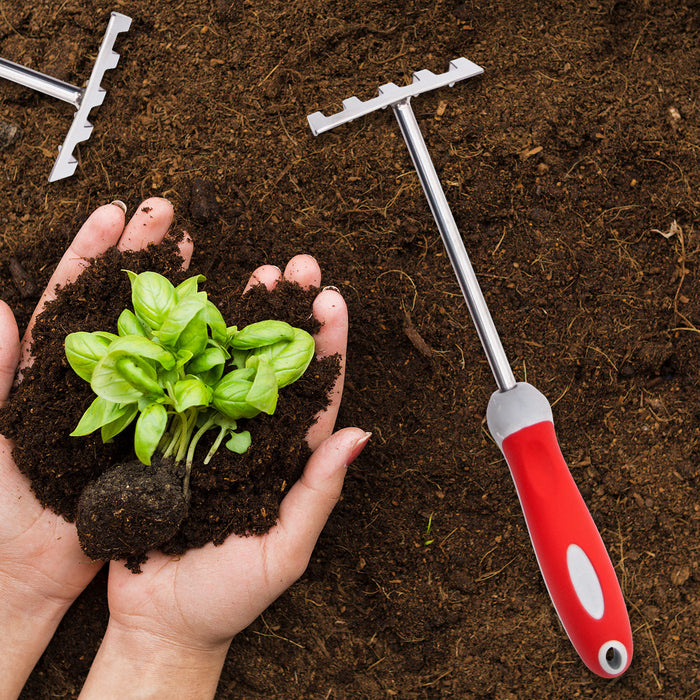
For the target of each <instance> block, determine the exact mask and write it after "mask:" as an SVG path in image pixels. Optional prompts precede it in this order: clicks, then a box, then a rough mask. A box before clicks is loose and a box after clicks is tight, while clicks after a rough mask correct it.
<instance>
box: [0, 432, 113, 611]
mask: <svg viewBox="0 0 700 700" xmlns="http://www.w3.org/2000/svg"><path fill="white" fill-rule="evenodd" d="M0 483H2V488H0V513H2V515H3V517H2V518H0V573H2V575H4V576H5V577H7V578H8V579H10V580H12V581H14V582H16V583H19V584H22V585H24V586H25V587H27V588H29V589H31V590H32V592H36V593H41V594H42V595H43V596H45V597H47V598H51V599H54V600H56V601H57V602H59V603H66V604H70V603H71V602H72V601H73V600H74V599H75V597H76V596H77V595H78V594H79V593H80V591H82V590H83V588H85V586H86V585H87V584H88V583H89V582H90V580H91V579H92V577H93V576H94V575H95V573H96V572H97V570H98V569H99V568H100V566H101V564H99V563H97V564H96V563H94V562H90V561H89V560H88V558H87V557H86V556H85V555H84V554H83V552H82V550H81V549H80V546H79V544H78V536H77V532H76V530H75V526H74V525H71V524H69V523H67V522H66V521H65V520H64V519H63V518H61V517H60V516H58V515H56V514H55V513H53V512H51V511H49V510H46V509H44V508H42V507H41V505H40V504H39V502H38V501H37V500H36V498H34V495H33V494H32V493H31V491H30V488H29V483H28V481H27V479H26V478H25V477H24V476H23V475H22V474H20V472H19V470H18V469H17V467H16V466H15V464H14V462H13V460H12V458H11V444H10V442H9V440H6V439H5V438H2V437H0Z"/></svg>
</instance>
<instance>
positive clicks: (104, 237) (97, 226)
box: [20, 202, 124, 367]
mask: <svg viewBox="0 0 700 700" xmlns="http://www.w3.org/2000/svg"><path fill="white" fill-rule="evenodd" d="M123 206H124V205H123V204H122V203H121V202H114V203H112V204H105V205H104V206H101V207H99V208H97V209H95V211H94V212H92V214H90V216H89V217H88V218H87V220H86V221H85V223H84V224H83V225H82V226H81V228H80V230H79V231H78V233H77V234H76V236H75V238H74V239H73V242H72V243H71V244H70V246H69V247H68V250H67V251H66V252H65V253H64V254H63V257H62V258H61V260H60V262H59V263H58V265H57V267H56V269H55V270H54V273H53V275H51V279H50V280H49V283H48V285H47V286H46V290H45V291H44V293H43V294H42V296H41V299H39V303H38V304H37V306H36V309H34V313H33V314H32V317H31V319H30V321H29V324H28V326H27V331H26V333H25V334H24V338H23V340H22V359H21V362H20V366H22V367H24V366H26V365H27V364H29V345H30V343H31V329H32V326H33V325H34V319H36V317H37V316H38V315H39V314H40V313H41V312H42V311H43V309H44V306H46V304H47V303H48V302H49V301H51V300H53V299H55V298H56V289H57V288H58V287H64V286H65V285H66V284H69V283H70V282H73V281H75V279H76V278H77V277H78V275H79V274H80V273H81V272H82V271H83V270H84V269H85V267H86V266H87V259H88V258H95V257H98V256H99V255H102V253H104V252H105V251H106V250H107V249H108V248H111V247H112V246H113V245H116V244H117V241H119V237H120V236H121V234H122V231H123V230H124V209H123V208H122V207H123Z"/></svg>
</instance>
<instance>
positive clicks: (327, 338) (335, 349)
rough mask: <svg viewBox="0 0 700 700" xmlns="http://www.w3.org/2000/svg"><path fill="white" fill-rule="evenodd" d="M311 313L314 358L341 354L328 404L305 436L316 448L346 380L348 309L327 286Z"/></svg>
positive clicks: (329, 429) (330, 424)
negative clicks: (316, 326) (316, 324)
mask: <svg viewBox="0 0 700 700" xmlns="http://www.w3.org/2000/svg"><path fill="white" fill-rule="evenodd" d="M313 310H314V316H315V317H316V319H317V320H318V321H319V323H321V324H322V325H321V329H320V330H319V331H318V333H317V334H316V336H315V337H314V340H315V342H316V357H317V358H319V359H321V358H323V357H329V356H330V355H336V354H337V355H339V356H340V372H339V374H338V377H337V378H336V380H335V384H334V385H333V388H332V389H331V391H330V393H329V400H330V403H329V405H328V407H327V408H326V409H325V410H323V411H322V412H321V413H320V414H319V415H318V417H317V419H316V422H315V423H314V425H312V426H311V428H310V429H309V432H308V433H307V435H306V442H307V443H308V445H309V447H310V448H311V449H312V450H315V449H316V448H317V447H318V446H319V445H320V444H321V443H322V442H323V441H324V440H325V439H326V438H327V437H328V436H329V435H330V434H331V433H332V432H333V426H334V425H335V420H336V418H337V416H338V409H339V408H340V399H341V397H342V395H343V384H344V381H345V354H346V348H347V341H348V309H347V306H346V305H345V300H344V299H343V297H342V296H341V294H340V292H338V290H336V289H334V288H332V287H327V288H326V289H324V290H323V291H322V292H321V293H320V294H319V295H318V296H317V297H316V299H315V300H314V304H313Z"/></svg>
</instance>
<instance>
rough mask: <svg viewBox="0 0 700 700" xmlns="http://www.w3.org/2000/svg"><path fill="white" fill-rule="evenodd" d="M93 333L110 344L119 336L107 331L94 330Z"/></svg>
mask: <svg viewBox="0 0 700 700" xmlns="http://www.w3.org/2000/svg"><path fill="white" fill-rule="evenodd" d="M93 335H96V336H97V337H98V338H102V340H106V341H107V342H108V343H110V344H111V343H113V342H114V341H115V340H116V339H117V338H118V337H119V336H118V335H117V334H116V333H110V332H109V331H95V332H94V333H93Z"/></svg>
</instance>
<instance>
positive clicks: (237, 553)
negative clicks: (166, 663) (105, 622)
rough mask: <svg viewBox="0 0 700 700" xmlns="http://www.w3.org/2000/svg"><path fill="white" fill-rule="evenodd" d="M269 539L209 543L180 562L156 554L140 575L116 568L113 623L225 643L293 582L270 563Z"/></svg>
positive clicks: (111, 603) (111, 589)
mask: <svg viewBox="0 0 700 700" xmlns="http://www.w3.org/2000/svg"><path fill="white" fill-rule="evenodd" d="M269 539H270V536H269V535H267V536H265V537H229V538H228V539H227V540H226V542H225V543H224V544H223V545H222V546H220V547H215V546H214V545H212V544H209V545H206V546H205V547H203V548H201V549H197V550H190V551H189V552H187V554H186V555H184V556H182V557H181V558H180V559H177V560H176V559H173V558H172V557H168V556H166V555H164V554H160V553H153V554H152V555H151V556H150V558H149V560H148V562H146V564H144V565H143V571H142V573H141V574H138V575H134V574H132V573H131V572H130V571H128V570H127V569H126V568H125V567H124V566H122V565H121V564H117V563H113V564H112V565H111V567H110V573H109V609H110V617H111V620H112V621H113V622H115V623H116V624H118V625H120V626H123V627H130V628H136V629H139V628H147V629H148V630H149V631H150V632H151V633H152V634H155V635H156V636H160V637H163V638H165V639H171V640H183V639H184V640H199V641H202V642H205V643H211V644H216V643H220V642H222V641H225V640H226V639H227V638H229V637H231V636H233V634H234V633H235V631H238V630H240V629H243V628H244V627H246V626H247V625H248V624H250V623H251V622H252V621H253V620H254V619H255V618H256V617H257V616H258V615H259V614H260V613H261V612H262V611H263V610H264V609H265V608H266V607H267V606H268V605H269V604H270V603H271V602H272V601H273V600H274V599H275V598H276V597H277V596H278V595H279V594H280V593H281V592H282V590H284V588H286V587H287V585H289V583H291V580H287V578H286V576H285V574H284V573H283V572H282V571H281V570H280V562H278V561H276V560H274V558H273V560H272V561H271V560H270V555H269V552H270V549H269V548H268V546H267V543H268V540H269ZM273 549H274V548H273ZM231 562H235V566H231V565H230V563H231ZM292 580H293V579H292ZM284 584H286V585H284ZM203 601H206V604H203Z"/></svg>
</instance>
